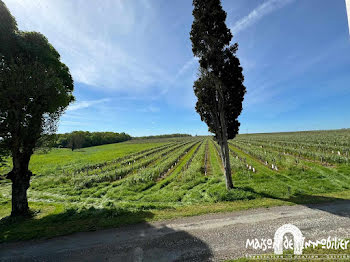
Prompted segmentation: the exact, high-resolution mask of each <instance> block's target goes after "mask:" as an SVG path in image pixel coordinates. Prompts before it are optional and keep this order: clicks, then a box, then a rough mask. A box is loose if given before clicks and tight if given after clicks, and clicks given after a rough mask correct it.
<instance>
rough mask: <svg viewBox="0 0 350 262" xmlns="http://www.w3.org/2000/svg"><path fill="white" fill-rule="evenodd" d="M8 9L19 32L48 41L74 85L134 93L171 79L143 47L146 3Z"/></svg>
mask: <svg viewBox="0 0 350 262" xmlns="http://www.w3.org/2000/svg"><path fill="white" fill-rule="evenodd" d="M6 4H7V5H8V7H9V8H10V10H11V12H12V13H13V15H14V16H15V17H16V18H17V21H18V24H19V27H20V29H22V30H30V31H39V32H41V33H43V34H44V35H45V36H46V37H47V38H48V39H49V41H50V42H51V43H52V44H53V45H54V47H55V48H56V49H57V50H58V51H59V53H60V54H61V57H62V60H63V62H64V63H66V64H67V65H68V66H69V68H70V71H71V73H72V75H73V78H74V80H75V81H76V82H81V83H85V84H88V85H92V86H97V87H103V88H110V89H115V90H123V91H125V90H127V91H128V92H130V93H132V92H140V91H145V90H147V88H152V86H153V85H155V84H156V83H159V82H161V81H164V80H166V79H167V72H165V71H164V70H163V69H162V68H161V67H160V66H158V65H157V64H155V63H153V61H150V60H149V59H147V57H145V56H144V52H143V51H142V48H140V47H142V46H143V45H145V41H147V39H146V40H145V35H144V34H145V31H146V29H147V27H148V26H151V25H152V21H153V20H152V19H154V16H153V12H152V6H151V5H150V2H149V1H148V0H142V1H137V2H134V1H122V0H105V1H103V5H102V4H101V3H100V2H98V1H96V2H94V1H92V2H89V4H88V5H87V4H86V2H85V1H83V0H76V1H70V0H60V1H46V0H36V1H32V0H21V1H17V0H7V1H6ZM82 7H84V8H82ZM33 14H35V15H33ZM92 18H93V19H92ZM130 38H132V41H130V40H131V39H130Z"/></svg>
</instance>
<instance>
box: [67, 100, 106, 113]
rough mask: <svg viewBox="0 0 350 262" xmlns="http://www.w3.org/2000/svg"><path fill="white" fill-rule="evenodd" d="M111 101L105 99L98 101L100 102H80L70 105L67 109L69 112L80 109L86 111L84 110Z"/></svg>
mask: <svg viewBox="0 0 350 262" xmlns="http://www.w3.org/2000/svg"><path fill="white" fill-rule="evenodd" d="M108 101H110V99H109V98H103V99H98V100H90V101H79V102H75V103H73V104H72V105H70V106H69V107H68V109H67V111H76V110H79V109H84V108H88V107H91V106H95V105H97V104H102V103H105V102H108Z"/></svg>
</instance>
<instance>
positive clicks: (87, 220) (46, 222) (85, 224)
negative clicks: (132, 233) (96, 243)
mask: <svg viewBox="0 0 350 262" xmlns="http://www.w3.org/2000/svg"><path fill="white" fill-rule="evenodd" d="M36 215H40V213H39V214H36V212H35V211H34V212H33V215H32V217H29V218H22V217H4V218H2V219H1V220H0V242H8V241H13V240H28V239H33V238H43V237H54V236H58V235H65V234H70V233H74V232H79V231H94V230H98V229H103V228H107V227H118V226H120V225H128V224H135V223H141V222H145V221H148V220H150V219H152V218H153V214H152V213H151V212H148V211H140V210H135V211H130V210H127V209H121V208H99V209H96V208H93V207H92V208H89V209H84V208H83V209H76V208H70V209H66V210H64V211H63V212H53V214H48V215H46V216H44V217H42V218H37V217H36Z"/></svg>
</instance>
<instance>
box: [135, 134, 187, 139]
mask: <svg viewBox="0 0 350 262" xmlns="http://www.w3.org/2000/svg"><path fill="white" fill-rule="evenodd" d="M172 137H191V135H189V134H168V135H157V136H139V137H133V138H132V139H154V138H172Z"/></svg>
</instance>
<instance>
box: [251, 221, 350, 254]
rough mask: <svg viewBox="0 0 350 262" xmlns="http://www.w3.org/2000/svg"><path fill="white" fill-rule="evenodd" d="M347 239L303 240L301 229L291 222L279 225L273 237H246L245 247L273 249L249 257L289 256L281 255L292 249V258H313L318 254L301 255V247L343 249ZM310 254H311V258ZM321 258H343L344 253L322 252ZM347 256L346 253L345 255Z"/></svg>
mask: <svg viewBox="0 0 350 262" xmlns="http://www.w3.org/2000/svg"><path fill="white" fill-rule="evenodd" d="M287 234H290V235H292V239H289V238H288V237H287ZM349 242H350V241H349V240H344V239H340V238H337V237H334V238H331V237H330V236H329V237H328V238H326V239H320V240H316V241H312V240H308V241H305V237H304V236H303V234H302V232H301V230H300V229H299V228H298V227H296V226H294V225H292V224H285V225H283V226H281V227H279V228H278V229H277V230H276V232H275V235H274V238H273V239H271V238H269V239H265V238H262V239H257V238H255V239H247V241H246V248H253V249H255V250H262V251H266V250H272V249H273V251H274V255H253V256H249V257H250V258H254V256H257V258H260V259H261V258H262V257H264V258H265V259H266V256H274V257H275V258H276V257H277V258H280V259H281V258H283V257H284V256H289V257H290V256H291V255H283V250H284V249H286V250H287V249H293V252H294V255H292V256H295V257H294V258H296V257H298V258H305V256H306V257H307V258H308V259H312V258H315V257H314V256H316V257H318V258H320V256H319V255H303V249H304V248H317V247H318V248H322V249H333V250H338V249H339V250H340V249H341V250H345V249H347V248H348V245H349ZM310 256H313V257H312V258H311V257H310ZM321 256H322V258H325V256H337V257H340V259H341V258H342V259H343V258H344V255H327V254H323V255H321ZM345 256H347V258H350V257H348V255H345ZM285 258H286V257H285ZM332 258H333V259H336V258H335V257H332Z"/></svg>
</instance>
